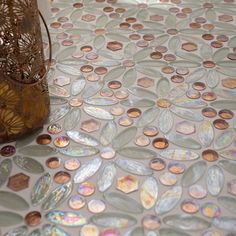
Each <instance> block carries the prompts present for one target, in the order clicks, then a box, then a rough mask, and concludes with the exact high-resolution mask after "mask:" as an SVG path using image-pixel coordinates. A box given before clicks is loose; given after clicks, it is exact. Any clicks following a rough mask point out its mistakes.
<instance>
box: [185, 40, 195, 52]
mask: <svg viewBox="0 0 236 236" xmlns="http://www.w3.org/2000/svg"><path fill="white" fill-rule="evenodd" d="M197 48H198V47H197V44H195V43H190V42H188V43H183V44H182V49H184V50H185V51H187V52H193V51H196V50H197Z"/></svg>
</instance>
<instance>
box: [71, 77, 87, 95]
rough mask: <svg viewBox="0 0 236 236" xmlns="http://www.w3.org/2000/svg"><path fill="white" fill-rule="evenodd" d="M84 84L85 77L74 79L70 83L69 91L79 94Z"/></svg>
mask: <svg viewBox="0 0 236 236" xmlns="http://www.w3.org/2000/svg"><path fill="white" fill-rule="evenodd" d="M85 85H86V80H85V79H78V80H74V81H73V82H72V84H71V87H70V91H71V94H72V95H73V96H76V95H78V94H80V93H81V92H82V91H83V89H84V87H85Z"/></svg>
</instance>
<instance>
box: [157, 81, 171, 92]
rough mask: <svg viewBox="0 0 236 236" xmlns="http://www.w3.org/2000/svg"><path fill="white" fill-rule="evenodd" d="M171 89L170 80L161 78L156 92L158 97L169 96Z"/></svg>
mask: <svg viewBox="0 0 236 236" xmlns="http://www.w3.org/2000/svg"><path fill="white" fill-rule="evenodd" d="M169 91H170V82H169V80H168V79H167V78H161V79H160V80H159V81H158V82H157V85H156V93H157V96H158V97H166V96H168V94H169Z"/></svg>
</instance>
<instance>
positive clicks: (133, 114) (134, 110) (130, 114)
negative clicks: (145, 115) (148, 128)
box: [127, 108, 142, 118]
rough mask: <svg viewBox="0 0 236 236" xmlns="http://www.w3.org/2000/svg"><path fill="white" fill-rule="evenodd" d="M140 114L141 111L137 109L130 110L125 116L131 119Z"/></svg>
mask: <svg viewBox="0 0 236 236" xmlns="http://www.w3.org/2000/svg"><path fill="white" fill-rule="evenodd" d="M141 114H142V111H141V110H140V109H138V108H130V109H129V110H128V111H127V115H128V116H129V117H131V118H137V117H139V116H140V115H141Z"/></svg>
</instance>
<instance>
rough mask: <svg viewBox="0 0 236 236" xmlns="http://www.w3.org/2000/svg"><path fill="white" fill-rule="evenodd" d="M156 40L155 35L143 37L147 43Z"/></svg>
mask: <svg viewBox="0 0 236 236" xmlns="http://www.w3.org/2000/svg"><path fill="white" fill-rule="evenodd" d="M154 38H155V36H154V35H153V34H145V35H143V39H144V40H146V41H152V40H153V39H154Z"/></svg>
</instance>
